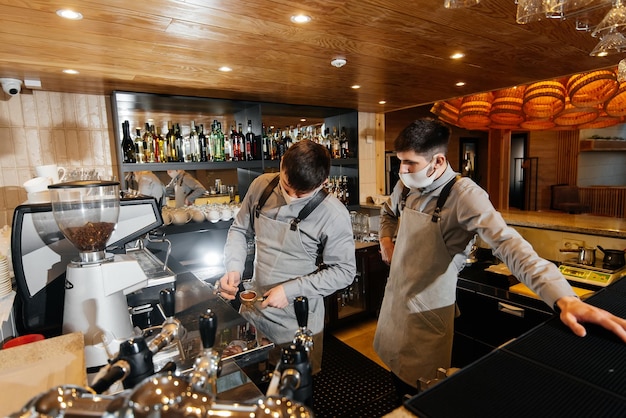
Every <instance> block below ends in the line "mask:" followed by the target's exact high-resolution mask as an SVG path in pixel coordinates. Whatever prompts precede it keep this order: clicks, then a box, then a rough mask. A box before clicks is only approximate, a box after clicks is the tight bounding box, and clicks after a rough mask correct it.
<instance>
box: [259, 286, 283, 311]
mask: <svg viewBox="0 0 626 418" xmlns="http://www.w3.org/2000/svg"><path fill="white" fill-rule="evenodd" d="M263 296H264V297H265V300H264V301H263V303H262V304H261V307H262V308H265V307H268V306H271V307H272V308H279V309H284V308H286V307H287V306H289V301H288V300H287V295H286V294H285V288H284V287H283V285H282V284H279V285H278V286H276V287H272V288H271V289H270V290H268V291H267V292H265V293H264V294H263Z"/></svg>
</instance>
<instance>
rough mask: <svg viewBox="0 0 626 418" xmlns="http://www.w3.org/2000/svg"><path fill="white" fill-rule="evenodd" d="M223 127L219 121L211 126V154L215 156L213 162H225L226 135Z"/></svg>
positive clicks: (215, 121)
mask: <svg viewBox="0 0 626 418" xmlns="http://www.w3.org/2000/svg"><path fill="white" fill-rule="evenodd" d="M221 125H222V124H221V123H220V122H218V121H217V120H214V121H213V124H212V125H211V127H212V129H211V141H212V143H213V144H212V145H213V150H212V153H211V154H212V155H213V161H224V133H223V132H222V126H221Z"/></svg>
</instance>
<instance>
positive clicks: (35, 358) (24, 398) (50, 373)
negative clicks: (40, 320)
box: [0, 332, 87, 417]
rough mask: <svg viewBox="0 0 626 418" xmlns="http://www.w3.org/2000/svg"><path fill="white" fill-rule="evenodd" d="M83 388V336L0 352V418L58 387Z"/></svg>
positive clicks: (38, 342) (53, 339)
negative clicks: (72, 386) (74, 386)
mask: <svg viewBox="0 0 626 418" xmlns="http://www.w3.org/2000/svg"><path fill="white" fill-rule="evenodd" d="M66 384H69V385H78V386H83V387H85V386H86V385H87V373H86V366H85V343H84V340H83V334H82V333H80V332H75V333H72V334H67V335H61V336H59V337H54V338H48V339H45V340H42V341H37V342H34V343H30V344H26V345H21V346H18V347H12V348H7V349H3V350H0V416H3V417H5V416H7V415H9V414H11V413H14V412H17V411H19V410H20V409H21V408H22V406H24V405H25V404H26V403H27V402H28V401H29V400H30V399H31V398H33V397H34V396H35V395H37V394H39V393H41V392H45V391H47V390H49V389H51V388H53V387H55V386H59V385H66Z"/></svg>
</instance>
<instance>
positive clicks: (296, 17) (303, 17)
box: [291, 14, 311, 23]
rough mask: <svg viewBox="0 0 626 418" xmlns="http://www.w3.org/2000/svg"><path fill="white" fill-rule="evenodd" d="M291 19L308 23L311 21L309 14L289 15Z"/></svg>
mask: <svg viewBox="0 0 626 418" xmlns="http://www.w3.org/2000/svg"><path fill="white" fill-rule="evenodd" d="M291 21H292V22H293V23H309V22H310V21H311V16H308V15H303V14H299V15H293V16H291Z"/></svg>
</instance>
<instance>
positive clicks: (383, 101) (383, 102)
mask: <svg viewBox="0 0 626 418" xmlns="http://www.w3.org/2000/svg"><path fill="white" fill-rule="evenodd" d="M386 103H387V101H386V100H381V101H380V102H378V104H381V105H383V104H386Z"/></svg>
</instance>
